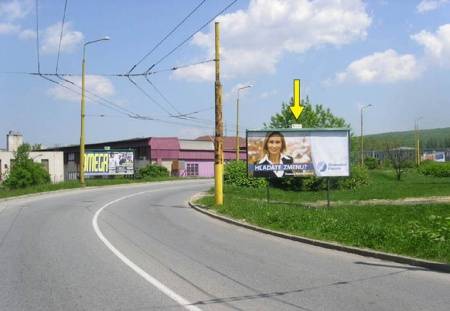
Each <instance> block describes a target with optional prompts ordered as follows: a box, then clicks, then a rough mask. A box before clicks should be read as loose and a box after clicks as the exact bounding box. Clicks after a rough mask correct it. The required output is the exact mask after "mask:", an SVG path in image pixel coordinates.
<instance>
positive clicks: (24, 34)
mask: <svg viewBox="0 0 450 311" xmlns="http://www.w3.org/2000/svg"><path fill="white" fill-rule="evenodd" d="M19 38H20V39H22V40H34V39H36V31H34V30H31V29H25V30H21V31H20V32H19Z"/></svg>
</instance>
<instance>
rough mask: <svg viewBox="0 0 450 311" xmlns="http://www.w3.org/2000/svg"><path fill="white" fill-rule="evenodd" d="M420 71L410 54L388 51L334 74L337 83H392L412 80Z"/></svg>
mask: <svg viewBox="0 0 450 311" xmlns="http://www.w3.org/2000/svg"><path fill="white" fill-rule="evenodd" d="M421 72H422V70H421V68H420V66H419V65H418V64H417V61H416V58H415V57H414V55H411V54H404V55H399V54H398V53H397V52H396V51H394V50H392V49H389V50H386V51H384V52H377V53H374V54H372V55H369V56H366V57H363V58H361V59H358V60H356V61H354V62H352V63H351V64H350V65H349V66H348V67H347V69H346V70H345V71H343V72H340V73H338V74H336V78H335V80H336V81H337V82H344V81H356V82H361V83H371V82H379V83H392V82H397V81H403V80H413V79H415V78H417V77H418V76H419V75H420V74H421Z"/></svg>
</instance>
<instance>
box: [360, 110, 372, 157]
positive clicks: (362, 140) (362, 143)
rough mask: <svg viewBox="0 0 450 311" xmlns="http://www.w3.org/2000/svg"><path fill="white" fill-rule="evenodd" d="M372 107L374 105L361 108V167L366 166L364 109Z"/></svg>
mask: <svg viewBox="0 0 450 311" xmlns="http://www.w3.org/2000/svg"><path fill="white" fill-rule="evenodd" d="M369 107H372V104H368V105H365V106H362V107H361V166H364V130H363V129H364V123H363V112H364V109H366V108H369Z"/></svg>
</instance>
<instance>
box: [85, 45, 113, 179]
mask: <svg viewBox="0 0 450 311" xmlns="http://www.w3.org/2000/svg"><path fill="white" fill-rule="evenodd" d="M106 40H109V37H103V38H101V39H98V40H93V41H88V42H86V43H85V44H84V45H83V60H82V62H81V133H80V184H81V185H82V186H84V166H85V163H84V143H85V130H84V117H85V116H86V98H85V92H86V85H85V83H86V82H85V80H86V77H85V74H86V72H85V67H86V46H87V45H88V44H91V43H95V42H99V41H106Z"/></svg>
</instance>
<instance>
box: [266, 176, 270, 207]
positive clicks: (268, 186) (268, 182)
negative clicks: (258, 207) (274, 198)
mask: <svg viewBox="0 0 450 311" xmlns="http://www.w3.org/2000/svg"><path fill="white" fill-rule="evenodd" d="M269 190H270V179H269V178H267V191H266V194H267V205H269V204H270V191H269Z"/></svg>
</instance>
